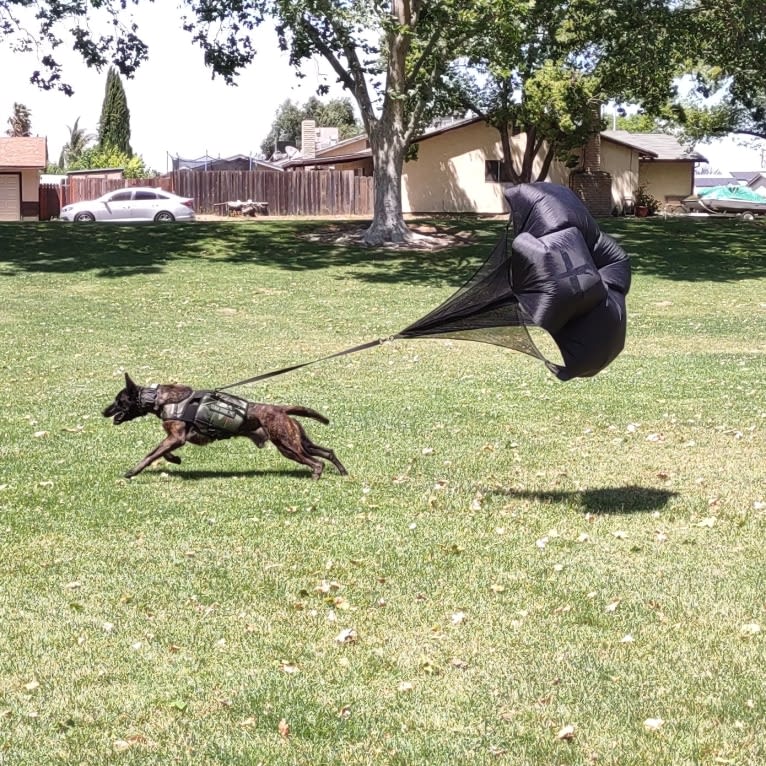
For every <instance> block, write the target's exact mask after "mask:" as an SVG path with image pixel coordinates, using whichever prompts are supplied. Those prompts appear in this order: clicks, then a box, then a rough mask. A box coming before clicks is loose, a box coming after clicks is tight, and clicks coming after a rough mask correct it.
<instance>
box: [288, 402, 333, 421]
mask: <svg viewBox="0 0 766 766" xmlns="http://www.w3.org/2000/svg"><path fill="white" fill-rule="evenodd" d="M282 410H283V411H284V412H285V414H287V415H297V416H298V417H304V418H313V419H314V420H318V421H319V422H320V423H324V424H325V425H327V424H328V423H329V422H330V421H329V420H328V419H327V418H326V417H325V416H324V415H322V414H320V413H319V412H317V411H316V410H312V409H311V408H310V407H301V406H300V405H299V404H289V405H286V406H284V407H282Z"/></svg>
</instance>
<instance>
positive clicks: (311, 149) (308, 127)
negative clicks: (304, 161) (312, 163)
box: [301, 120, 317, 158]
mask: <svg viewBox="0 0 766 766" xmlns="http://www.w3.org/2000/svg"><path fill="white" fill-rule="evenodd" d="M301 152H302V153H303V156H304V157H309V158H310V157H316V154H317V139H316V122H314V120H304V121H303V122H302V123H301Z"/></svg>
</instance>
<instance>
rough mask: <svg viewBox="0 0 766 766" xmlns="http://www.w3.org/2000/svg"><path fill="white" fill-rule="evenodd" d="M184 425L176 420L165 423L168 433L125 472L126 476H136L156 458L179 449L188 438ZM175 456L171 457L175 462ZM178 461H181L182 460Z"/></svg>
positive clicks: (128, 477) (130, 477)
mask: <svg viewBox="0 0 766 766" xmlns="http://www.w3.org/2000/svg"><path fill="white" fill-rule="evenodd" d="M176 425H180V426H181V428H177V427H175V426H176ZM184 425H185V424H184V423H178V424H176V422H174V421H169V422H167V423H165V429H166V430H167V432H168V435H167V436H166V437H165V438H164V439H163V440H162V441H161V442H160V443H159V444H158V445H157V446H156V447H155V448H154V449H153V450H152V451H151V452H150V453H149V454H148V455H147V456H146V457H145V458H144V459H143V460H142V461H141V462H140V463H138V464H136V465H135V466H133V468H131V469H130V470H129V471H127V472H126V473H125V478H126V479H132V478H133V477H134V476H136V475H137V474H139V473H141V471H143V470H144V468H146V467H147V466H149V465H151V464H152V463H153V462H154V461H155V460H159V459H160V458H161V457H164V456H166V455H169V454H170V453H171V452H172V451H173V450H175V449H178V448H179V447H183V446H184V444H185V443H186V439H185V438H184V435H183V434H184ZM175 457H176V456H175V455H173V456H172V457H171V462H175V461H173V459H172V458H175ZM176 460H178V458H176ZM178 462H180V460H179V461H178Z"/></svg>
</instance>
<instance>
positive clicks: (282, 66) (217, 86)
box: [0, 0, 766, 173]
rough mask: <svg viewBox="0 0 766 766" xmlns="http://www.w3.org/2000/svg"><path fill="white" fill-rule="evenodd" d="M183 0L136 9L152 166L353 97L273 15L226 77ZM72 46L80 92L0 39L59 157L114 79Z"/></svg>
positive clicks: (24, 99) (747, 156) (4, 86)
mask: <svg viewBox="0 0 766 766" xmlns="http://www.w3.org/2000/svg"><path fill="white" fill-rule="evenodd" d="M174 6H175V3H170V2H168V1H167V0H163V2H162V3H161V4H159V3H151V4H146V3H144V4H142V5H140V6H139V7H138V10H137V11H135V13H136V21H137V22H138V25H139V36H140V37H141V38H142V39H143V40H144V42H146V43H147V45H148V46H149V59H148V61H145V62H144V63H143V64H142V65H141V66H140V67H139V69H138V71H137V73H136V74H135V76H134V77H133V78H132V79H126V78H123V87H124V89H125V94H126V97H127V101H128V108H129V109H130V128H131V145H132V147H133V150H134V152H136V153H137V154H140V155H141V156H142V157H143V159H144V162H145V164H146V165H147V166H148V167H150V168H152V169H154V170H157V171H159V172H165V171H166V170H168V169H169V168H170V164H171V162H170V156H173V157H175V156H180V157H183V158H186V159H194V158H197V157H201V156H203V155H205V154H209V155H211V156H213V157H219V156H220V157H230V156H232V155H235V154H244V155H251V154H252V155H256V154H258V153H259V151H260V146H261V143H262V142H263V140H264V139H265V138H266V136H267V135H268V132H269V129H270V128H271V125H272V122H273V120H274V116H275V114H276V111H277V109H278V108H279V106H280V105H281V104H282V103H283V102H284V101H286V100H287V99H290V100H291V101H293V102H294V103H298V104H303V103H304V102H305V101H307V100H308V99H309V98H310V97H311V96H312V95H315V94H316V89H317V86H318V85H319V84H320V83H326V84H328V85H330V86H331V91H330V94H329V95H330V97H335V98H337V97H349V94H348V92H347V91H343V90H342V89H341V88H340V86H338V85H337V84H336V77H335V75H334V73H333V72H332V71H331V70H330V66H329V64H327V63H326V62H324V61H322V60H319V61H316V62H308V63H307V64H306V65H305V66H304V67H303V69H302V72H303V73H304V74H305V77H304V78H302V79H300V78H298V77H297V76H296V73H295V70H294V68H293V67H291V66H290V65H289V63H288V60H287V54H285V53H282V52H281V51H280V50H279V48H278V45H277V38H276V33H275V32H274V29H273V26H272V25H269V24H268V23H265V24H264V25H262V26H261V27H260V28H259V29H258V30H257V31H256V38H257V42H256V46H255V47H256V49H257V50H258V55H257V57H256V60H255V62H254V64H252V65H251V66H250V67H248V68H247V69H246V70H244V71H243V73H242V74H241V75H240V76H239V78H238V79H237V82H238V86H236V87H233V86H230V85H226V84H225V83H224V81H223V80H222V79H221V78H220V77H217V78H215V79H213V78H212V75H211V72H210V70H209V69H208V68H207V67H206V66H205V64H204V60H203V54H202V51H201V50H200V49H199V48H197V47H195V46H194V45H193V44H192V42H191V35H189V33H187V32H184V31H183V30H182V29H181V23H180V19H179V16H178V12H177V10H176V9H175V8H174ZM66 47H67V44H66V43H65V44H64V45H62V46H61V47H60V48H59V49H57V51H56V56H57V58H58V59H59V60H60V62H61V63H62V64H64V78H65V79H66V80H67V82H69V83H70V84H71V85H72V86H73V87H74V89H75V94H74V95H73V96H71V97H70V96H65V95H64V94H62V93H59V92H54V91H48V92H45V91H41V90H39V89H38V88H37V87H36V86H34V85H32V84H31V83H30V82H29V77H30V75H31V74H32V72H33V71H34V69H36V68H38V64H37V60H36V58H35V55H34V54H28V55H27V54H13V53H11V52H10V51H9V50H7V46H2V47H0V72H2V77H0V135H2V134H4V133H5V129H6V128H7V119H8V117H10V116H11V114H12V113H13V104H14V102H19V103H22V104H24V105H26V106H27V107H28V108H29V110H30V112H31V115H32V133H33V135H40V136H45V137H46V138H47V139H48V156H49V160H50V161H52V162H56V161H57V160H58V157H59V154H60V152H61V148H62V147H63V145H64V144H65V143H66V141H67V139H68V137H69V127H70V126H72V125H74V122H75V120H76V119H78V118H79V120H80V122H79V125H80V127H81V128H85V129H86V130H87V131H89V132H92V133H94V134H95V133H96V132H97V130H98V120H99V117H100V115H101V105H102V103H103V100H104V89H105V86H106V70H103V71H101V72H98V71H97V70H95V69H88V68H87V67H86V66H85V64H84V63H82V60H81V59H80V57H79V55H78V54H76V53H74V52H72V51H65V50H64V49H65V48H66ZM352 101H353V99H352ZM761 145H762V146H765V147H766V144H763V143H762V144H761ZM696 148H697V151H699V152H700V153H701V154H702V155H703V156H705V157H707V159H708V161H709V166H710V167H711V168H712V169H714V170H717V171H719V172H722V173H726V172H730V171H740V170H743V171H744V170H757V169H759V168H762V167H766V152H763V153H762V152H761V151H760V150H758V149H752V148H750V149H748V148H743V147H742V146H740V145H739V142H738V141H737V140H736V139H733V138H729V139H724V140H721V141H715V142H713V143H712V144H699V145H698V146H697V147H696Z"/></svg>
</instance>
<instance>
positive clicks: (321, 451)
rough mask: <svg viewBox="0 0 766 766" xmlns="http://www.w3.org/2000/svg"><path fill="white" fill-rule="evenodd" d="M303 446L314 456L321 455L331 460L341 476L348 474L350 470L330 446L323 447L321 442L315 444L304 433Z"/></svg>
mask: <svg viewBox="0 0 766 766" xmlns="http://www.w3.org/2000/svg"><path fill="white" fill-rule="evenodd" d="M302 437H303V438H302V439H301V442H302V446H303V449H304V450H305V451H306V452H307V453H308V454H309V455H311V456H312V457H321V458H324V459H325V460H329V461H330V462H331V463H332V464H333V465H334V466H335V467H336V468H337V469H338V473H339V474H340V475H341V476H348V471H347V470H346V467H345V466H344V465H343V463H341V462H340V460H338V458H337V457H336V456H335V453H334V452H333V451H332V450H331V449H329V448H328V447H322V446H320V445H319V444H314V442H312V441H311V439H309V437H308V436H306V434H305V433H304V434H303V435H302Z"/></svg>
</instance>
